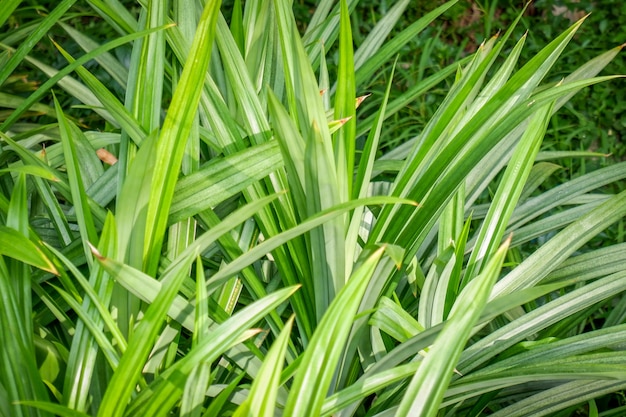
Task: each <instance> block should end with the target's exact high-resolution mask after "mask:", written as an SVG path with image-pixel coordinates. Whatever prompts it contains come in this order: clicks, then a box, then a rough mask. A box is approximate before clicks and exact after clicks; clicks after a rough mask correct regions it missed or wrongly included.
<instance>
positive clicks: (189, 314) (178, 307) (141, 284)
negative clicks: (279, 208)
mask: <svg viewBox="0 0 626 417" xmlns="http://www.w3.org/2000/svg"><path fill="white" fill-rule="evenodd" d="M276 197H277V195H271V196H268V197H264V198H262V199H259V200H256V201H254V202H253V203H250V204H248V205H245V206H243V207H242V208H240V209H238V210H237V211H235V212H234V213H232V214H231V215H230V216H228V217H226V218H225V219H223V220H222V221H221V222H220V223H219V224H217V225H216V226H215V227H212V228H211V229H210V230H209V231H208V232H206V233H204V234H202V235H200V236H199V237H198V238H197V239H196V240H194V241H193V243H192V244H191V245H189V246H188V247H187V248H186V249H185V251H184V252H183V253H182V254H181V255H180V256H179V257H178V258H177V259H176V260H175V262H176V261H180V259H184V258H186V257H189V256H193V254H194V253H196V252H197V253H202V252H203V251H204V250H206V248H207V247H208V246H209V245H211V244H212V243H213V242H215V241H216V240H217V239H218V238H219V237H220V236H222V235H223V234H224V233H227V232H228V231H230V230H232V229H233V228H234V227H236V226H237V225H239V224H241V223H243V222H244V221H245V220H246V219H248V218H250V217H251V216H252V215H254V214H255V213H257V212H258V211H259V210H261V209H262V208H263V207H265V206H266V205H267V204H269V203H270V202H272V201H273V200H274V199H275V198H276ZM261 256H262V255H261ZM122 268H124V269H125V270H127V271H128V273H127V274H123V275H119V276H117V277H116V280H117V281H118V282H119V283H120V284H121V285H122V286H124V287H125V288H126V289H127V290H128V291H130V292H132V293H133V294H135V295H136V296H137V297H139V298H140V299H142V300H144V301H146V302H148V303H152V302H153V301H154V300H155V299H156V297H157V296H158V294H159V292H160V291H161V289H162V283H161V282H160V281H158V280H156V279H154V278H152V277H150V276H148V275H146V274H145V273H142V272H141V271H138V270H136V269H133V268H130V267H128V266H123V267H122ZM191 307H192V305H191V304H190V303H189V302H188V301H187V300H184V299H183V298H181V297H176V298H175V299H174V301H173V302H172V304H171V306H170V307H169V310H168V314H169V316H170V317H172V318H173V319H174V320H176V321H178V322H179V323H181V324H182V325H183V326H184V327H185V328H187V329H189V330H191V331H193V329H194V320H195V313H194V309H193V308H191Z"/></svg>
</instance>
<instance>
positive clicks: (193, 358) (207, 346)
mask: <svg viewBox="0 0 626 417" xmlns="http://www.w3.org/2000/svg"><path fill="white" fill-rule="evenodd" d="M298 288H299V287H287V288H283V289H280V290H278V291H275V292H273V293H271V294H269V295H267V296H266V297H263V298H262V299H260V300H258V301H255V302H254V303H252V304H250V305H249V306H247V307H244V308H242V309H241V310H240V311H239V312H237V313H236V314H234V315H233V316H232V317H231V318H230V319H228V320H226V321H225V322H224V323H222V324H221V325H220V326H219V327H217V328H216V329H215V330H214V331H213V332H211V335H210V337H207V338H206V339H204V340H203V341H202V342H201V343H200V344H198V346H196V347H194V348H192V349H191V351H189V352H188V353H187V354H186V355H185V357H184V358H182V359H181V360H179V361H178V362H176V363H175V364H174V365H172V366H170V367H169V368H168V369H167V370H165V371H164V372H163V373H162V374H161V375H160V376H159V378H158V379H157V380H155V382H154V383H153V384H151V385H150V387H149V388H148V390H145V392H150V391H151V393H153V395H152V396H151V398H150V401H149V404H147V408H146V414H144V415H156V413H157V411H158V410H160V409H164V410H169V409H170V408H171V407H172V406H173V405H174V404H176V402H177V401H178V398H180V395H182V389H181V387H182V386H183V385H184V384H183V381H184V380H186V379H187V376H188V375H189V373H190V372H191V371H192V370H193V369H194V366H195V364H197V363H199V362H212V361H214V360H215V359H217V358H218V357H219V355H221V354H223V353H224V352H225V351H227V350H228V349H229V348H230V347H232V346H233V345H235V344H236V343H239V342H241V341H243V340H245V339H246V338H249V337H250V336H252V335H254V334H256V333H258V330H252V331H248V329H249V328H250V327H251V326H252V325H254V324H255V323H258V322H259V321H260V320H262V319H263V317H265V316H266V315H267V314H269V313H270V312H272V311H273V310H274V309H276V308H277V307H278V306H279V305H280V304H282V303H284V302H285V301H286V300H287V299H289V297H291V295H292V294H293V293H294V292H295V291H297V290H298Z"/></svg>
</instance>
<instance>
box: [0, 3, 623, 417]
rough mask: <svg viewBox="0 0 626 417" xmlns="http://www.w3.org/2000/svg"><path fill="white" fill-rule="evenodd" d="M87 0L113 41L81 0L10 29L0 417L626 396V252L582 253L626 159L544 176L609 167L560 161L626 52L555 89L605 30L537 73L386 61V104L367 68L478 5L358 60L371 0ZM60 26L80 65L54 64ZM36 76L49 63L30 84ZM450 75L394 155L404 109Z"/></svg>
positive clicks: (263, 411) (607, 212)
mask: <svg viewBox="0 0 626 417" xmlns="http://www.w3.org/2000/svg"><path fill="white" fill-rule="evenodd" d="M21 3H22V2H20V1H18V0H7V1H5V2H4V3H3V6H2V9H1V10H0V24H4V27H7V25H8V23H7V20H9V18H10V17H11V16H12V14H13V13H15V11H16V10H17V11H21V10H23V9H22V8H23V7H25V5H23V4H21ZM86 3H87V6H88V7H89V8H90V10H91V12H92V13H94V14H97V15H98V16H99V17H100V18H101V19H102V25H107V26H110V28H111V30H114V31H115V32H116V33H117V34H118V37H116V38H115V39H111V40H109V41H108V42H106V43H101V44H100V43H98V42H96V41H95V40H93V39H91V38H89V37H88V36H86V35H84V34H82V33H81V32H80V31H78V30H76V28H74V27H72V24H71V22H72V19H71V13H72V10H73V8H72V7H73V6H74V1H71V0H64V1H61V2H59V3H58V5H56V7H55V8H54V9H53V10H50V11H49V13H45V14H41V15H40V16H38V17H37V18H36V19H35V21H34V22H35V24H28V25H25V26H24V27H23V28H20V29H19V30H16V31H14V32H6V33H4V34H3V35H2V36H1V38H0V42H1V43H0V46H1V47H2V52H0V62H1V63H2V65H1V66H0V85H3V87H2V89H3V91H2V92H0V105H1V106H2V107H4V109H5V110H3V111H2V112H1V113H0V116H1V118H0V122H1V124H0V146H1V148H0V187H1V188H2V194H0V219H1V220H2V225H0V255H1V257H0V294H2V305H1V306H0V326H1V329H2V332H1V333H0V344H1V345H2V349H1V350H0V352H1V355H0V415H2V416H26V415H42V416H48V415H54V414H58V415H64V416H85V415H98V416H107V417H108V416H123V415H146V416H147V415H149V416H165V415H184V416H223V415H235V416H275V415H283V416H320V415H322V416H331V415H334V416H352V415H358V416H361V415H362V416H386V415H398V416H434V415H442V416H443V415H449V416H452V415H483V413H486V414H487V413H488V414H490V415H507V416H523V415H529V414H533V415H549V414H551V413H553V412H555V411H557V410H569V409H572V408H571V407H574V409H575V407H577V406H578V405H579V404H581V403H585V402H587V401H589V407H590V409H592V408H594V407H596V403H595V402H594V398H598V397H600V396H602V395H604V394H606V393H610V392H615V391H619V390H622V389H625V388H626V354H624V350H623V348H624V346H623V340H624V337H625V336H626V327H625V326H626V325H625V324H624V319H625V317H626V299H625V298H624V297H623V295H622V293H623V291H624V290H625V289H626V269H624V267H623V265H624V261H625V259H624V258H625V255H624V254H625V253H626V251H624V244H622V243H615V242H606V245H604V246H603V247H601V248H599V249H593V250H592V249H590V248H588V247H586V246H585V244H586V243H587V242H588V241H589V240H590V239H592V238H593V237H595V236H597V235H599V234H600V233H602V231H603V230H605V229H606V228H607V227H609V226H610V225H612V224H613V223H615V222H617V221H619V220H621V219H622V218H623V217H624V215H626V192H623V193H620V194H617V195H608V194H602V193H600V192H599V191H598V190H600V189H601V187H603V186H604V185H606V184H609V183H612V182H615V181H618V180H621V179H623V178H624V177H626V164H625V163H621V164H615V165H613V166H610V167H607V168H603V169H600V170H597V171H594V172H591V173H588V174H585V175H583V176H580V177H578V178H576V179H574V180H572V181H569V182H567V183H564V184H561V185H559V186H558V187H556V188H552V189H548V190H542V189H541V187H540V186H541V184H542V183H543V181H545V180H546V179H547V178H549V177H550V175H551V174H552V173H553V172H554V171H555V169H558V166H557V165H556V162H558V159H559V158H563V157H572V156H576V157H598V156H599V155H595V154H592V153H581V154H577V155H570V154H563V153H560V154H554V153H543V152H541V142H542V138H543V136H544V133H545V131H546V128H547V124H548V122H549V120H550V117H551V115H552V114H554V112H556V111H558V109H559V108H560V107H561V106H563V105H564V104H565V103H566V102H567V101H568V100H569V99H570V98H571V97H572V96H573V95H574V94H575V93H576V92H577V91H578V90H580V89H582V88H584V87H586V86H589V85H592V84H594V83H598V82H604V81H609V80H611V79H613V78H615V77H612V76H604V77H599V76H598V74H599V72H600V71H601V70H602V68H603V67H604V66H605V65H606V64H607V63H608V62H610V61H611V60H612V59H613V58H614V57H615V56H616V55H617V54H618V52H619V48H616V49H614V50H611V51H608V52H606V53H604V54H602V55H600V56H598V57H597V58H595V59H594V60H592V61H589V62H587V63H586V64H584V65H583V66H581V67H580V68H579V69H578V70H577V71H575V72H573V73H572V74H570V75H569V76H568V77H567V78H565V79H563V80H561V81H560V82H557V83H553V82H549V79H548V78H547V76H548V74H549V71H550V69H551V68H552V67H553V66H554V65H555V64H556V63H557V60H558V58H559V56H560V55H561V54H562V53H563V51H564V50H565V48H566V46H567V43H568V41H569V40H570V39H571V38H572V37H573V36H574V34H575V32H576V30H577V29H578V27H579V26H580V25H581V24H582V21H581V22H578V23H576V24H575V25H574V26H572V27H571V28H570V29H569V30H567V31H566V32H564V33H563V34H561V35H560V36H558V37H557V38H555V39H554V41H553V42H551V43H550V44H549V45H547V46H545V48H544V49H543V50H541V52H539V53H538V54H537V55H536V56H535V57H534V58H533V59H532V60H530V61H528V62H525V63H522V62H518V57H519V54H520V51H521V50H522V48H523V46H524V41H525V39H524V38H522V39H520V40H518V41H517V43H515V44H514V46H512V47H511V45H510V43H511V42H512V40H511V39H509V37H510V33H511V32H510V31H509V32H506V33H504V34H501V35H500V36H496V37H493V38H492V39H489V40H488V41H486V42H485V43H484V44H483V45H482V46H481V47H480V48H479V50H478V51H477V52H476V53H475V54H474V55H472V56H471V57H468V58H466V59H465V60H463V61H462V62H459V63H454V64H452V65H450V67H448V68H447V69H444V70H443V71H440V72H438V73H436V74H433V75H432V76H430V78H427V79H426V80H425V81H424V82H423V83H420V84H418V85H416V86H415V87H414V88H413V89H411V90H409V91H407V92H406V93H405V94H404V95H402V96H400V97H398V98H397V99H394V100H393V101H390V102H389V100H388V99H389V89H390V86H391V83H392V82H393V78H394V76H393V74H390V75H389V84H388V86H387V93H386V94H385V96H384V97H382V98H372V100H379V102H378V111H377V112H376V114H375V115H374V116H372V117H369V118H365V119H364V118H360V117H359V115H358V109H357V108H358V106H359V104H360V102H361V101H362V99H363V96H364V95H365V93H366V91H364V89H365V88H366V86H367V83H368V81H369V80H371V79H372V78H373V77H374V76H375V75H376V74H377V73H378V71H380V70H381V68H383V66H384V65H386V64H388V63H389V61H390V60H393V58H394V56H395V55H396V54H397V53H398V51H399V50H400V49H401V48H402V47H403V45H404V44H405V43H406V42H407V41H408V40H409V39H411V38H412V37H414V36H419V33H420V32H421V31H422V30H423V29H424V28H425V27H426V26H427V25H429V24H431V23H432V22H436V19H437V17H438V16H440V15H441V14H443V13H445V12H446V11H447V10H448V9H449V8H450V7H453V6H455V3H456V0H453V1H450V2H448V3H445V4H444V5H442V6H440V7H438V8H436V9H434V10H433V11H432V12H430V13H428V14H426V15H425V16H424V17H423V18H421V19H420V20H418V21H417V22H415V23H414V24H412V25H410V26H409V27H408V28H407V29H405V30H404V31H403V32H402V33H400V35H398V36H396V37H394V38H392V39H390V40H387V37H388V35H389V33H390V32H391V30H392V28H393V27H394V25H395V24H396V22H397V21H398V19H399V18H400V17H401V15H402V12H403V10H404V9H405V8H406V7H407V5H408V3H409V0H400V1H398V2H396V4H395V5H394V6H393V7H392V8H391V9H390V10H389V13H388V15H387V16H386V17H385V18H384V19H382V20H380V22H379V23H378V25H377V26H376V27H375V28H374V30H372V31H371V33H370V34H369V35H368V36H367V37H366V38H365V39H364V41H363V43H362V44H361V45H359V47H358V48H357V49H356V50H355V49H354V46H353V39H352V30H353V28H352V27H351V23H350V10H351V9H353V8H354V7H355V6H356V3H357V2H356V1H355V0H352V1H346V0H342V1H340V2H339V3H337V4H334V3H333V2H332V1H327V0H322V1H321V2H320V3H319V5H318V7H317V9H316V11H315V14H314V15H313V17H312V19H311V21H310V22H308V25H307V28H308V29H307V31H306V33H305V34H304V35H303V36H301V35H300V34H299V32H298V30H297V25H296V22H295V20H294V17H293V13H292V10H291V5H290V2H288V1H282V0H252V1H247V2H245V7H244V6H243V5H242V3H241V2H240V1H235V4H234V8H233V10H232V18H231V20H230V22H227V21H226V20H225V19H224V17H223V15H222V13H221V12H220V2H219V1H211V0H209V1H192V2H189V1H182V0H173V1H172V2H161V1H148V0H146V1H141V2H138V6H139V7H138V8H136V9H133V10H138V14H133V13H131V10H130V9H128V8H127V7H125V6H124V5H123V4H122V3H121V2H119V1H118V0H102V1H101V0H97V1H96V0H90V1H87V2H86ZM169 3H171V4H169ZM435 24H436V23H435ZM53 27H54V28H60V29H62V30H63V31H64V32H65V34H66V37H67V40H66V41H65V42H59V43H56V42H55V43H54V46H55V48H57V49H58V53H59V54H61V55H62V56H63V57H64V59H65V60H66V62H67V64H66V66H65V67H64V68H53V67H52V66H50V65H49V64H48V63H46V62H42V61H41V60H39V59H38V58H37V54H36V53H35V49H34V48H35V47H36V45H41V44H42V43H45V42H46V40H44V36H45V35H46V34H47V33H48V32H49V30H50V29H51V28H53ZM52 41H53V42H54V41H55V40H54V39H52ZM65 44H76V45H79V46H80V48H82V50H83V51H84V52H83V53H82V54H81V55H80V56H72V55H70V53H68V52H67V51H66V49H67V47H66V45H65ZM124 45H129V47H130V48H131V50H132V53H131V55H130V57H129V62H128V63H125V62H124V60H120V58H119V55H118V56H116V55H115V54H114V53H113V52H114V49H115V48H119V47H121V46H124ZM501 58H502V59H501ZM92 60H95V61H96V62H97V68H98V71H93V70H88V69H87V68H86V67H85V66H84V65H85V64H87V63H88V62H90V61H92ZM24 66H29V67H30V68H32V69H33V71H38V72H39V71H40V72H41V73H43V74H45V76H46V77H47V81H46V82H44V83H43V84H41V85H39V86H38V88H37V89H36V90H34V91H33V92H31V93H29V94H24V93H20V92H19V91H16V90H17V89H15V88H14V86H15V85H16V83H17V84H19V82H20V81H19V70H20V68H23V67H24ZM329 68H331V70H329ZM102 72H105V73H107V74H108V76H109V77H110V80H112V81H111V82H115V83H116V84H117V85H116V86H115V87H114V86H112V85H105V84H104V83H103V81H102V80H101V77H98V76H96V75H97V74H98V73H102ZM331 74H332V76H331ZM455 74H456V75H455ZM450 76H456V78H455V80H454V84H453V87H452V88H451V89H450V91H449V93H448V95H447V97H446V99H445V100H444V101H443V102H442V103H441V104H440V106H439V108H438V110H437V112H436V113H435V115H434V117H433V118H432V119H431V120H430V122H429V123H428V124H427V126H426V127H425V129H424V130H423V131H422V132H421V133H420V135H419V136H418V137H416V138H414V139H412V140H410V141H408V142H406V143H405V144H403V145H402V146H400V147H398V148H397V149H395V150H393V151H391V152H390V153H388V154H385V155H382V156H380V155H379V152H378V151H379V146H378V145H379V142H380V139H381V138H380V136H381V130H382V126H383V124H384V123H385V122H386V120H387V118H388V117H389V116H390V115H391V114H393V112H394V111H397V109H399V108H401V107H403V106H407V105H410V104H411V102H412V101H414V100H415V99H416V98H417V97H419V96H420V95H422V94H428V90H429V89H430V88H433V87H434V86H435V85H437V83H439V82H440V81H441V80H444V79H446V78H447V77H450ZM119 88H121V89H122V91H124V94H123V97H120V96H119V95H118V94H117V93H116V92H117V91H119ZM55 93H56V95H55ZM59 94H63V97H68V96H69V97H71V98H72V99H74V100H75V102H77V103H81V107H82V110H81V111H83V112H84V111H86V110H85V109H87V111H89V112H91V113H92V114H94V115H95V119H96V120H98V121H100V123H101V125H100V128H99V129H93V128H90V127H89V126H85V125H83V124H81V122H80V120H79V119H77V118H76V117H75V116H74V114H75V113H74V109H73V108H71V107H67V106H64V105H63V104H62V103H61V102H60V100H59V99H58V98H57V97H58V95H59ZM34 115H39V116H40V117H38V118H36V117H34ZM46 117H48V118H52V120H53V123H50V124H45V121H46V120H50V119H46ZM33 120H35V121H36V122H33ZM90 120H94V119H93V118H92V119H90ZM486 194H489V195H490V197H489V198H485V195H486ZM529 242H531V243H532V245H531V246H527V245H528V244H529ZM520 248H523V249H524V250H520ZM529 248H531V249H529ZM529 251H532V253H531V255H529V256H526V255H524V256H520V254H527V253H529ZM503 265H504V266H503ZM599 317H600V318H602V320H601V322H598V321H597V320H598V318H599ZM590 323H591V324H594V325H595V327H590V326H588V325H587V324H590Z"/></svg>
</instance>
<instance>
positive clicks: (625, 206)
mask: <svg viewBox="0 0 626 417" xmlns="http://www.w3.org/2000/svg"><path fill="white" fill-rule="evenodd" d="M624 216H626V191H623V192H621V193H620V194H617V195H616V196H614V197H612V198H611V199H610V200H608V201H606V202H605V203H603V204H602V205H600V206H599V207H597V208H595V209H593V210H592V211H590V212H589V213H587V214H586V215H584V216H583V217H581V218H580V219H579V220H577V221H575V222H574V223H572V224H570V225H569V226H567V227H566V228H565V229H563V230H562V231H561V232H560V233H559V234H558V235H556V236H555V237H553V238H552V239H550V241H549V242H548V243H546V244H545V245H543V246H542V247H540V248H539V249H538V250H537V251H536V252H534V253H533V254H532V255H530V256H529V257H528V258H526V259H525V260H524V262H522V263H521V264H520V265H519V266H518V267H517V268H515V269H513V271H511V272H510V273H508V274H507V275H506V276H505V277H504V278H502V279H501V280H500V281H499V282H498V283H497V284H496V285H495V287H494V289H493V293H492V295H491V298H495V297H497V296H498V295H501V294H510V293H512V292H513V291H515V290H517V289H521V288H528V287H531V286H533V285H535V284H537V283H539V282H540V281H541V280H542V279H544V278H545V277H546V275H548V274H549V273H550V272H552V270H554V269H555V268H556V267H557V266H559V265H560V264H561V263H562V262H563V261H564V260H565V259H567V258H568V257H569V256H570V255H571V254H572V253H574V252H575V251H576V250H577V249H578V248H579V247H581V246H582V245H584V244H585V243H587V242H588V241H589V240H590V239H591V238H593V237H594V236H595V235H596V234H598V233H599V232H601V231H602V230H604V229H605V228H606V227H608V226H609V225H611V224H612V223H614V222H616V221H617V220H619V219H621V218H622V217H624Z"/></svg>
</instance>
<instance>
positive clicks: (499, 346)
mask: <svg viewBox="0 0 626 417" xmlns="http://www.w3.org/2000/svg"><path fill="white" fill-rule="evenodd" d="M625 289H626V272H624V271H620V272H618V273H615V274H613V275H609V276H607V277H605V278H601V279H599V280H597V281H594V282H592V283H590V284H587V285H585V286H583V287H581V288H577V289H575V290H573V291H571V292H569V293H567V294H565V295H563V296H561V297H559V298H557V299H556V300H554V301H551V302H549V303H547V304H544V305H542V306H541V307H538V308H536V309H535V310H532V311H531V312H529V313H526V314H525V315H524V316H522V317H520V318H518V319H516V320H514V321H512V322H510V323H509V324H507V325H506V326H504V327H501V328H499V329H498V330H496V331H494V332H492V333H490V334H489V335H488V336H486V337H484V338H482V339H481V340H480V341H478V342H476V343H475V344H474V345H472V346H471V347H469V348H467V349H466V350H465V351H464V352H463V356H462V358H461V360H460V361H459V366H458V369H459V371H461V373H463V374H467V373H468V372H469V371H471V370H473V369H475V368H477V367H479V366H480V365H481V364H483V363H485V362H486V361H488V360H489V359H491V358H493V357H494V356H496V355H497V354H499V353H500V352H503V351H504V350H506V349H507V348H509V347H511V346H513V345H514V344H515V343H517V342H519V341H522V340H523V339H524V338H526V337H529V336H530V335H533V334H535V333H536V332H538V331H540V330H542V329H545V328H547V327H549V326H551V325H552V324H554V323H557V322H558V321H559V320H563V319H565V318H566V317H569V316H571V315H572V314H574V313H576V312H577V311H581V310H583V309H585V308H587V307H590V306H592V305H594V304H595V303H598V302H600V301H602V300H605V299H606V298H608V297H611V296H613V295H615V294H618V293H620V292H622V291H624V290H625ZM509 296H511V297H513V294H510V295H509ZM505 297H506V296H505ZM496 340H497V341H498V343H494V342H495V341H496ZM486 347H489V349H486Z"/></svg>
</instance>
